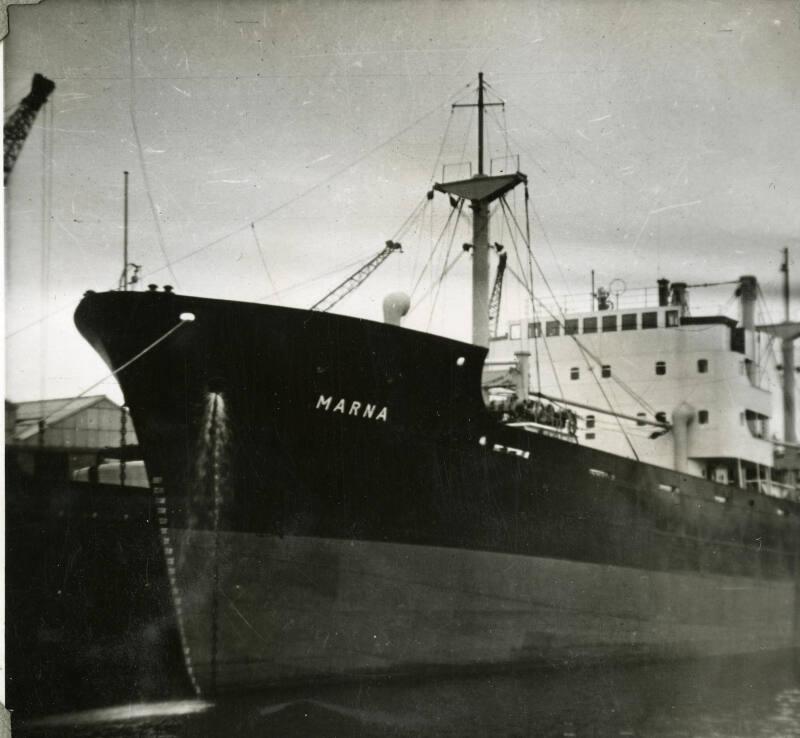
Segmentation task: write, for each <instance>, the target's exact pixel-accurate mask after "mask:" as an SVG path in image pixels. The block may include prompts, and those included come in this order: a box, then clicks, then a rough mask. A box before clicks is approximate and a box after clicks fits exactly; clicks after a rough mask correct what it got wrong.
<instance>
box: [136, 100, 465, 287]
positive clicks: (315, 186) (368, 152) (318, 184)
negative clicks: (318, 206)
mask: <svg viewBox="0 0 800 738" xmlns="http://www.w3.org/2000/svg"><path fill="white" fill-rule="evenodd" d="M467 87H469V85H467ZM463 90H464V88H459V90H458V92H457V93H455V94H454V95H451V96H450V97H449V98H448V99H447V100H445V101H444V102H441V103H439V104H437V105H435V106H434V107H432V108H431V109H429V110H428V111H427V112H425V113H423V114H422V115H420V116H419V117H418V118H416V119H415V120H413V121H412V122H411V123H409V124H408V125H407V126H404V127H403V128H401V129H400V130H399V131H397V132H395V133H394V134H392V135H391V136H389V137H388V138H386V139H384V140H383V141H381V142H380V143H378V144H376V145H375V146H372V147H371V148H369V149H367V150H366V151H365V152H363V153H362V154H359V155H358V156H357V157H356V158H355V159H352V160H351V161H350V162H348V163H347V164H345V165H343V166H341V167H339V168H338V169H337V170H336V171H334V172H332V173H331V174H329V175H328V176H327V177H323V178H322V179H321V180H319V181H318V182H316V183H315V184H313V185H311V186H310V187H307V188H306V189H304V190H303V191H302V192H299V193H297V194H296V195H293V196H292V197H290V198H289V199H288V200H284V201H283V202H282V203H280V204H278V205H275V206H274V207H272V208H270V209H269V210H267V211H266V212H264V213H262V214H261V215H259V216H257V217H255V218H253V219H252V222H254V223H260V222H261V221H262V220H266V219H267V218H270V217H271V216H273V215H275V213H278V212H280V211H281V210H284V209H285V208H287V207H289V206H290V205H293V204H294V203H295V202H297V201H298V200H301V199H302V198H304V197H306V196H307V195H310V194H311V193H312V192H316V191H317V190H319V189H320V188H322V187H324V186H325V185H327V184H328V183H329V182H331V181H333V180H334V179H336V178H337V177H339V176H341V175H342V174H344V173H345V172H348V171H349V170H351V169H353V167H355V166H357V165H358V164H360V163H361V162H362V161H364V160H366V159H368V158H369V157H370V156H372V155H373V154H374V153H375V152H377V151H380V150H381V149H382V148H384V147H385V146H387V145H388V144H390V143H392V141H394V140H395V139H397V138H400V136H402V135H404V134H406V133H408V131H410V130H411V129H413V128H415V127H416V126H417V125H419V124H420V123H421V122H422V121H424V120H426V119H427V118H430V117H431V116H432V115H433V114H434V113H436V112H438V111H439V110H440V109H441V108H442V107H443V106H444V105H447V104H449V103H450V101H451V100H453V99H454V98H455V97H457V96H458V95H460V94H462V93H463ZM248 227H249V223H248V224H245V225H242V226H239V227H237V228H234V229H233V230H231V231H228V232H227V233H224V234H223V235H221V236H218V237H217V238H215V239H213V240H212V241H209V242H208V243H206V244H204V245H202V246H199V247H198V248H196V249H192V250H191V251H189V252H188V253H186V254H183V255H182V256H179V257H177V258H176V259H173V260H172V261H171V262H169V266H174V265H175V264H179V263H181V262H183V261H186V260H187V259H191V258H192V257H193V256H196V255H197V254H199V253H201V252H202V251H206V250H207V249H210V248H212V247H214V246H216V245H217V244H220V243H222V242H223V241H226V240H227V239H229V238H231V237H232V236H235V235H237V234H239V233H241V232H242V231H244V230H245V229H247V228H248ZM164 268H165V267H160V268H159V269H155V270H153V271H152V272H148V273H147V274H144V275H143V276H142V278H143V279H144V278H146V277H149V276H150V275H152V274H156V273H157V272H160V271H162V270H163V269H164Z"/></svg>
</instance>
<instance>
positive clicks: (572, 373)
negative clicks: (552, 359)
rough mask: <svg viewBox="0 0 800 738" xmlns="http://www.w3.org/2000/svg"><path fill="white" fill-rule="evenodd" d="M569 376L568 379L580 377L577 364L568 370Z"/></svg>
mask: <svg viewBox="0 0 800 738" xmlns="http://www.w3.org/2000/svg"><path fill="white" fill-rule="evenodd" d="M569 378H570V379H580V378H581V370H580V369H579V368H578V367H577V366H573V367H572V368H571V369H570V370H569Z"/></svg>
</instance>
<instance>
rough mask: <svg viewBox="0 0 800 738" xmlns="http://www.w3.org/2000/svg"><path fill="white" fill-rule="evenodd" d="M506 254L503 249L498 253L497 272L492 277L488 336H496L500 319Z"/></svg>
mask: <svg viewBox="0 0 800 738" xmlns="http://www.w3.org/2000/svg"><path fill="white" fill-rule="evenodd" d="M507 258H508V254H507V253H506V252H505V251H504V252H502V253H501V254H500V261H499V262H498V263H497V274H495V277H494V287H492V296H491V297H490V298H489V336H490V337H491V338H495V337H496V336H497V324H498V322H499V320H500V298H501V296H502V294H503V272H505V270H506V259H507Z"/></svg>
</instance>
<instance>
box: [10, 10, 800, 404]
mask: <svg viewBox="0 0 800 738" xmlns="http://www.w3.org/2000/svg"><path fill="white" fill-rule="evenodd" d="M9 18H10V35H9V37H8V38H7V39H6V40H5V42H4V62H5V84H4V91H5V115H6V116H8V115H9V114H10V112H11V111H12V110H13V107H14V105H15V104H16V103H17V102H18V101H19V100H20V99H21V98H22V97H23V96H24V95H25V94H26V93H27V91H28V89H29V86H30V79H31V77H32V75H33V73H34V72H40V73H42V74H44V75H45V76H47V77H50V78H51V79H53V80H54V82H55V83H56V90H55V92H54V94H53V96H52V98H51V102H50V103H49V104H48V106H47V107H46V108H45V109H44V110H43V111H42V113H41V114H40V115H39V117H38V119H37V122H36V125H35V126H34V128H33V130H32V131H31V134H30V136H29V138H28V140H27V141H26V143H25V146H24V148H23V151H22V154H21V156H20V158H19V160H18V161H17V164H16V168H15V170H14V172H13V173H12V175H11V178H10V180H9V184H8V187H7V190H6V231H5V270H6V285H5V289H6V336H7V338H6V366H7V374H6V385H7V396H8V397H9V398H10V399H12V400H28V399H37V398H42V397H62V396H70V395H73V394H78V393H79V392H82V391H84V390H85V389H86V388H87V387H90V386H91V385H92V384H93V383H95V382H98V381H99V380H101V379H102V378H103V377H104V376H105V375H106V374H107V369H106V367H105V366H104V365H103V364H102V362H101V361H100V359H99V358H98V357H97V356H96V355H95V354H94V352H93V351H92V350H91V349H90V348H89V347H88V345H87V344H86V343H85V342H84V341H83V339H82V338H81V337H80V336H79V335H78V333H77V331H76V330H75V328H74V326H73V324H72V313H73V311H74V309H75V307H76V305H77V303H78V302H79V300H80V297H81V295H82V294H83V292H84V291H86V290H87V289H94V290H102V289H110V288H114V287H116V286H117V283H118V280H119V275H120V271H121V268H122V241H123V227H122V222H123V218H122V214H123V174H122V173H123V171H126V170H127V171H129V172H130V194H129V211H130V225H129V243H130V258H131V261H133V262H135V263H137V264H141V265H142V273H143V280H142V284H146V283H150V282H152V283H157V284H159V285H163V284H172V285H174V287H175V289H176V291H178V292H181V293H184V294H198V295H204V296H209V297H220V298H227V299H239V300H258V301H263V302H274V303H278V304H284V305H291V306H295V307H309V306H310V305H312V304H313V303H314V302H316V301H317V300H318V299H319V298H321V297H322V296H323V295H324V294H325V293H326V292H327V291H328V290H329V289H331V288H333V287H334V286H335V285H336V284H337V283H338V282H339V281H341V280H342V279H344V278H345V277H346V276H347V275H348V273H350V272H351V271H353V270H354V269H355V268H356V267H357V265H358V264H360V263H363V262H365V261H366V260H367V259H369V258H370V257H371V256H373V255H374V254H376V253H378V252H379V251H380V250H381V248H382V247H383V244H384V242H385V241H386V240H387V239H390V238H393V237H395V236H396V234H397V233H398V230H399V229H400V228H401V226H402V225H403V223H404V222H405V221H406V219H407V217H408V216H409V214H411V213H412V212H413V211H414V209H415V208H416V207H417V206H418V205H420V204H421V203H424V202H425V200H424V197H425V192H426V191H427V190H428V189H429V188H430V186H431V183H432V181H434V179H436V180H441V178H442V177H443V176H445V175H446V176H447V177H448V178H456V177H460V176H467V175H468V174H469V171H470V170H469V164H468V163H467V162H469V161H470V160H472V162H473V171H474V166H475V165H474V160H475V151H474V142H475V114H474V112H470V111H471V110H472V109H470V108H460V109H457V110H455V111H454V110H452V109H451V107H450V106H451V104H452V103H453V102H462V103H463V102H473V100H474V89H475V84H476V77H477V73H478V72H479V71H483V72H484V74H485V78H486V80H487V82H488V83H489V84H490V85H491V88H490V90H489V97H490V99H491V100H493V101H497V100H499V99H503V100H505V101H506V105H505V107H504V108H502V109H501V108H499V107H497V108H494V109H492V111H491V113H490V114H489V115H487V133H488V158H489V159H490V160H491V166H492V170H493V171H499V170H501V169H503V168H508V167H509V162H511V167H512V168H515V167H516V158H517V156H518V157H519V164H520V168H521V170H522V171H524V172H525V173H526V174H527V175H528V177H529V182H530V197H531V199H530V203H531V208H530V221H531V231H532V241H533V250H534V254H535V255H536V258H537V261H538V263H539V264H540V266H541V269H542V271H543V272H544V274H545V275H547V279H548V284H549V285H550V286H551V287H552V289H553V291H554V292H555V293H556V294H579V295H580V297H578V298H574V299H576V300H578V301H583V303H585V304H588V300H589V298H588V296H587V295H588V293H589V289H590V288H589V285H590V270H591V269H595V270H596V275H597V282H598V284H603V285H608V284H610V283H611V282H612V281H613V280H617V281H616V282H614V284H615V285H616V286H617V288H618V289H625V290H627V292H628V294H627V299H633V297H634V296H635V294H637V293H636V292H635V288H636V287H638V286H643V285H651V286H652V285H655V280H656V279H657V278H658V277H661V276H666V277H668V278H671V279H673V280H675V281H688V282H690V283H695V282H716V281H727V280H733V279H736V278H737V277H738V276H739V275H741V274H750V273H753V274H755V275H756V276H757V277H758V278H759V280H760V281H761V283H762V286H763V289H764V294H765V296H766V298H767V305H768V307H769V310H770V312H771V314H770V315H766V314H765V315H764V316H763V319H765V320H767V319H770V318H771V319H773V320H779V319H781V318H782V317H783V315H782V308H781V307H780V304H779V302H778V301H777V295H778V285H779V278H780V275H779V272H778V267H779V264H780V260H781V253H780V252H781V250H782V249H783V248H784V247H788V248H789V249H790V254H791V267H792V269H793V275H794V277H793V288H795V291H796V292H800V290H797V289H796V288H797V286H798V284H800V278H798V275H800V207H798V203H799V202H800V92H799V91H800V6H798V5H797V3H795V2H789V1H775V2H767V1H764V2H737V1H736V0H731V2H709V3H698V2H694V1H686V2H679V1H677V0H663V1H662V0H647V1H644V2H623V1H619V2H616V1H614V0H562V1H561V2H557V3H553V2H536V1H535V0H520V1H516V0H514V1H512V0H494V1H493V0H480V1H473V0H464V1H463V2H453V1H452V0H397V1H396V2H386V0H358V1H353V2H350V1H343V0H324V1H322V0H305V1H304V0H299V1H293V2H263V1H262V2H253V1H251V0H240V1H239V2H211V1H210V0H196V1H192V2H183V1H181V0H131V1H129V2H114V1H110V0H109V1H106V2H100V1H98V0H91V1H90V0H44V2H42V3H41V4H40V5H35V6H12V7H11V8H10V9H9ZM445 165H446V166H445ZM443 166H444V167H445V168H444V170H443ZM516 204H517V205H518V206H520V209H519V212H520V213H521V216H522V217H524V210H522V209H521V204H522V200H521V193H520V195H518V196H517V200H516ZM448 214H449V206H448V204H447V201H446V199H443V200H442V201H439V200H438V199H437V200H436V202H435V203H434V205H431V206H430V207H428V208H427V209H426V210H425V218H423V219H416V220H414V219H412V221H411V227H410V228H409V229H408V231H407V233H405V234H404V237H403V239H401V240H402V242H403V245H404V253H403V254H402V255H393V256H391V257H390V259H389V260H387V262H386V263H385V265H384V266H382V267H381V269H380V270H378V272H376V273H375V275H374V276H372V277H371V278H370V280H369V281H367V282H366V283H365V284H364V285H363V286H362V287H361V288H360V289H359V290H358V291H357V292H355V293H353V294H352V295H350V296H348V298H346V300H345V301H343V302H342V303H341V304H340V305H338V306H337V307H336V308H335V311H337V312H342V313H347V314H352V315H359V316H363V317H367V318H371V319H380V316H381V307H380V306H381V301H382V299H383V296H384V295H385V294H387V293H388V292H390V291H393V290H398V289H399V290H405V291H407V292H410V293H411V292H412V289H413V287H414V286H415V284H417V290H416V291H415V292H414V293H413V294H412V306H413V307H412V313H411V315H410V317H409V320H408V324H409V325H410V326H411V327H415V328H420V329H428V330H431V331H434V332H437V333H441V334H444V335H451V336H453V337H456V338H462V339H467V338H468V334H469V326H470V315H469V303H468V289H467V276H468V271H469V260H468V258H462V259H460V260H459V261H458V262H457V263H456V264H455V266H454V267H453V268H452V270H451V272H450V277H451V279H448V280H447V281H446V282H445V283H444V285H443V286H442V287H441V288H440V289H438V290H437V288H436V283H437V278H438V275H439V273H440V272H441V270H442V268H443V267H444V264H445V256H446V254H447V253H448V252H447V251H446V246H447V244H446V243H442V244H440V248H439V250H438V252H437V256H436V258H435V259H434V260H433V262H432V263H433V267H434V268H432V269H429V270H428V271H427V272H426V273H424V274H423V276H422V278H420V272H421V269H422V267H423V266H424V265H425V264H426V263H427V260H428V258H429V253H430V248H431V241H432V240H433V241H435V239H436V236H437V234H438V233H439V232H440V231H441V230H442V228H443V226H444V225H445V222H446V218H447V216H448ZM251 224H252V225H251ZM493 228H496V229H497V230H495V231H493V236H496V237H498V238H501V239H509V238H510V235H509V233H508V230H507V226H506V225H505V224H503V223H502V222H501V224H500V225H499V226H497V219H495V225H493ZM460 229H461V230H460V231H459V232H458V233H456V234H455V236H454V238H453V243H454V244H455V246H454V249H455V250H454V251H452V257H451V258H454V257H455V255H456V254H457V253H458V249H459V247H460V244H461V243H462V242H463V241H465V240H468V239H469V232H468V229H467V227H466V224H462V225H461V226H460ZM448 238H449V236H448ZM493 240H494V238H493ZM538 285H539V286H538V287H537V289H541V290H542V292H544V291H545V287H544V282H543V281H539V282H538ZM620 285H622V287H620ZM730 294H731V287H730V286H727V287H722V288H719V289H718V290H717V291H716V292H714V291H712V293H711V295H710V297H709V298H708V299H709V300H710V302H709V304H710V305H711V306H712V307H713V306H715V305H720V304H725V303H726V302H728V298H729V297H730ZM434 296H436V299H435V310H434V309H433V307H434V305H433V303H434V299H433V298H434ZM506 299H507V302H506V304H505V306H504V313H503V314H504V316H508V317H511V316H513V315H522V314H524V313H525V311H526V309H527V308H526V306H525V303H524V296H523V294H522V291H521V290H517V291H516V292H515V291H514V290H513V289H511V288H509V289H508V290H507V296H506ZM576 304H577V303H576ZM793 318H794V319H800V294H798V295H797V297H796V298H795V303H794V306H793ZM93 391H94V392H102V393H107V394H109V395H110V396H112V397H114V398H115V399H120V394H119V392H118V390H117V389H116V383H115V381H114V380H113V379H107V380H105V381H102V382H101V383H100V384H99V385H98V387H97V388H96V389H95V390H93Z"/></svg>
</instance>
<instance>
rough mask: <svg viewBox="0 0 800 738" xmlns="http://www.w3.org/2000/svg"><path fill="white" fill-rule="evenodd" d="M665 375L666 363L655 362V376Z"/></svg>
mask: <svg viewBox="0 0 800 738" xmlns="http://www.w3.org/2000/svg"><path fill="white" fill-rule="evenodd" d="M666 373H667V362H666V361H657V362H656V374H657V375H658V376H659V377H663V376H664V375H665V374H666Z"/></svg>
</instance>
